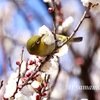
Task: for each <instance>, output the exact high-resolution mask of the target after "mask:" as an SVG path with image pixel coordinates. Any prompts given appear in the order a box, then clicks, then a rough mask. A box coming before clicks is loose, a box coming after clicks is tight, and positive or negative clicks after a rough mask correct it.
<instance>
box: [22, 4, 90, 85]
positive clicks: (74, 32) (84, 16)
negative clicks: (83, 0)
mask: <svg viewBox="0 0 100 100" xmlns="http://www.w3.org/2000/svg"><path fill="white" fill-rule="evenodd" d="M90 7H91V4H90V5H89V7H88V9H87V10H86V11H85V12H84V14H83V16H82V18H81V20H80V22H79V24H78V25H77V26H76V28H75V30H74V31H73V32H72V34H71V35H70V36H69V37H68V39H67V40H66V42H64V43H63V44H62V45H61V46H59V47H58V46H56V47H55V49H54V51H53V52H52V53H51V54H50V55H48V56H47V57H46V58H45V60H44V61H43V62H42V63H41V65H40V66H39V68H38V69H36V71H35V72H34V73H33V74H32V75H31V76H30V77H29V78H28V79H27V80H26V82H25V83H24V84H23V85H22V86H25V85H27V84H28V81H29V80H31V79H32V78H33V76H34V75H35V74H36V73H37V72H38V71H41V68H42V67H43V66H44V65H45V63H46V62H48V61H49V60H50V59H51V58H52V56H53V55H54V54H55V53H56V51H57V50H58V49H59V48H61V47H62V46H63V45H65V44H66V43H68V42H69V41H70V39H72V38H73V36H74V35H75V34H76V32H77V31H78V29H79V27H80V26H81V24H82V22H83V21H84V19H85V18H86V15H87V13H88V12H89V10H90Z"/></svg>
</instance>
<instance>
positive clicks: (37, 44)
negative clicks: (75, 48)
mask: <svg viewBox="0 0 100 100" xmlns="http://www.w3.org/2000/svg"><path fill="white" fill-rule="evenodd" d="M46 37H47V35H42V36H32V37H31V38H30V39H29V40H28V41H27V44H26V47H27V50H28V52H29V53H30V54H32V55H37V56H41V57H45V56H47V55H49V54H50V53H51V52H52V51H53V50H54V49H55V43H52V44H50V45H48V44H46V43H45V42H44V39H45V38H46ZM56 39H57V43H60V44H61V43H64V42H65V41H66V39H67V36H64V35H58V34H57V35H56ZM80 41H82V37H75V38H72V39H71V40H70V41H69V42H68V44H69V43H72V42H80Z"/></svg>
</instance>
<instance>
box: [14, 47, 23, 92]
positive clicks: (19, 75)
mask: <svg viewBox="0 0 100 100" xmlns="http://www.w3.org/2000/svg"><path fill="white" fill-rule="evenodd" d="M23 53H24V47H23V49H22V53H21V63H20V64H19V72H18V81H17V82H16V84H17V86H18V84H19V80H20V77H21V74H20V72H21V65H22V62H23ZM17 90H18V88H16V91H15V93H16V92H17Z"/></svg>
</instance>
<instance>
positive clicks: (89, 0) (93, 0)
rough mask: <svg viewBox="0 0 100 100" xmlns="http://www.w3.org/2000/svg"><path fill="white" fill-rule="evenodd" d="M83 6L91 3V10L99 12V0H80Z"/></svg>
mask: <svg viewBox="0 0 100 100" xmlns="http://www.w3.org/2000/svg"><path fill="white" fill-rule="evenodd" d="M81 2H82V3H83V5H84V6H85V7H88V6H89V3H92V6H91V9H90V10H91V11H94V12H97V13H98V12H100V0H81Z"/></svg>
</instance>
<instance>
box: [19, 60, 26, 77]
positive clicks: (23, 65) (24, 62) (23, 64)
mask: <svg viewBox="0 0 100 100" xmlns="http://www.w3.org/2000/svg"><path fill="white" fill-rule="evenodd" d="M25 71H26V61H23V62H22V64H21V70H20V74H21V76H23V74H24V73H25Z"/></svg>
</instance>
